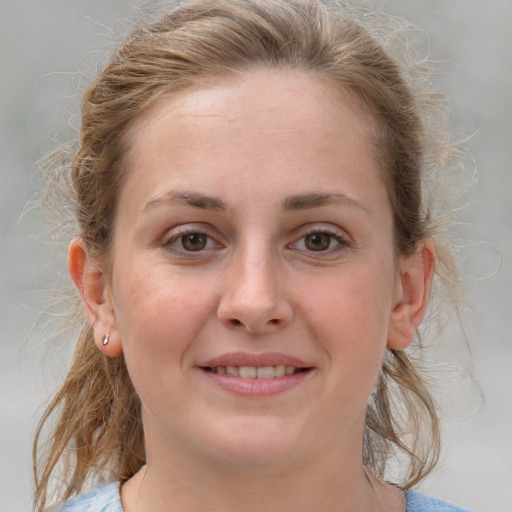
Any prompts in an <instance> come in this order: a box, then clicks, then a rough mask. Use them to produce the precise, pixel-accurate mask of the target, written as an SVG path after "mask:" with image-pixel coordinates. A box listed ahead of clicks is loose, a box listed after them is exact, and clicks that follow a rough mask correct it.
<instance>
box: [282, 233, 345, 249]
mask: <svg viewBox="0 0 512 512" xmlns="http://www.w3.org/2000/svg"><path fill="white" fill-rule="evenodd" d="M347 245H348V242H347V240H346V239H345V238H344V237H343V236H342V235H341V234H339V233H332V232H330V231H325V230H318V231H312V232H310V233H307V234H306V235H304V236H302V237H301V238H299V239H298V240H297V241H296V242H294V243H293V244H291V246H290V247H291V248H292V249H298V250H300V251H305V252H318V253H321V252H326V253H329V252H334V251H336V250H339V249H343V248H344V247H345V246H347Z"/></svg>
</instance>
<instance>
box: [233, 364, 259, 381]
mask: <svg viewBox="0 0 512 512" xmlns="http://www.w3.org/2000/svg"><path fill="white" fill-rule="evenodd" d="M238 373H239V374H240V377H242V378H243V379H255V378H256V375H257V371H256V367H255V366H240V368H238Z"/></svg>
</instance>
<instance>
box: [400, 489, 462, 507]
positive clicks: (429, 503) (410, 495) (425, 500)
mask: <svg viewBox="0 0 512 512" xmlns="http://www.w3.org/2000/svg"><path fill="white" fill-rule="evenodd" d="M406 494H407V512H470V511H469V510H466V509H462V508H459V507H456V506H455V505H451V504H450V503H447V502H446V501H442V500H438V499H437V498H432V497H431V496H427V495H426V494H423V493H421V492H416V491H406Z"/></svg>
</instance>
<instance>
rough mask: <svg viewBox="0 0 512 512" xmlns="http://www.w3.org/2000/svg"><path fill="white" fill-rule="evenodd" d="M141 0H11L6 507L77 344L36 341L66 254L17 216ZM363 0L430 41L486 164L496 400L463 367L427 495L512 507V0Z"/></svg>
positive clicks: (0, 465) (481, 270) (4, 317)
mask: <svg viewBox="0 0 512 512" xmlns="http://www.w3.org/2000/svg"><path fill="white" fill-rule="evenodd" d="M362 1H363V0H358V2H357V3H362ZM137 3H140V2H137V1H135V0H105V1H100V0H0V211H1V215H0V512H21V511H28V510H30V509H31V504H30V502H31V494H32V487H31V486H32V483H31V443H32V437H33V433H34V428H35V425H36V422H37V419H38V417H39V416H40V414H41V412H42V409H41V404H42V403H43V402H45V401H47V400H48V398H49V396H50V394H51V393H52V392H53V391H54V390H55V386H56V385H57V383H58V382H59V381H60V380H61V378H62V376H63V373H64V368H63V365H64V362H65V361H66V360H67V357H68V352H69V351H68V350H66V347H65V346H64V347H61V348H60V349H59V350H58V351H57V352H52V356H51V357H47V358H46V359H45V358H44V356H45V353H46V349H47V347H46V346H45V344H44V342H42V341H41V338H42V336H41V334H40V335H39V336H29V337H28V339H27V335H28V331H29V329H30V326H31V325H32V324H33V322H34V320H35V317H36V314H37V311H38V310H39V309H40V308H41V307H42V305H43V304H44V303H45V300H46V299H47V297H48V293H47V291H45V290H47V289H48V287H49V286H51V285H50V284H49V282H50V281H49V280H48V275H49V274H50V272H51V271H53V270H55V268H56V267H58V266H59V265H61V264H62V262H63V260H55V259H54V258H53V256H52V255H51V253H50V252H49V249H48V247H47V246H46V245H45V244H44V243H42V242H41V241H40V240H39V239H38V237H37V234H38V233H42V232H43V230H44V227H43V226H42V225H41V222H40V216H39V214H38V212H37V211H32V212H31V213H29V214H27V215H26V217H25V218H24V219H23V220H22V221H21V222H20V220H19V217H20V214H21V212H22V211H23V210H24V208H25V205H26V203H27V202H28V201H29V199H30V198H31V196H32V194H33V193H34V190H35V189H36V188H37V186H38V185H39V183H40V176H39V174H38V171H37V168H36V167H35V166H34V162H35V161H37V160H38V159H39V158H41V156H42V155H44V154H45V153H47V152H48V151H49V150H50V149H51V148H52V147H54V144H55V140H58V141H62V140H65V139H66V137H67V135H68V132H70V133H72V131H70V128H69V125H68V120H69V118H70V116H71V117H73V116H74V119H75V120H76V118H77V112H78V102H79V101H78V96H77V92H76V89H77V84H78V83H79V82H80V81H81V80H80V79H79V76H80V75H84V74H85V75H86V76H90V77H91V76H94V74H95V70H96V69H97V67H98V65H99V64H101V63H102V62H104V57H105V54H106V53H108V47H109V42H110V39H109V38H110V35H109V30H110V27H113V26H116V22H117V21H118V20H119V19H120V18H124V17H126V16H128V15H130V13H132V9H133V8H134V7H135V6H136V5H137ZM364 4H365V5H369V6H371V7H375V8H377V9H382V10H384V11H386V12H390V13H393V14H396V15H398V16H401V17H404V18H406V19H408V20H410V21H412V22H413V23H415V24H417V25H419V26H421V27H423V28H424V29H425V30H426V31H427V33H428V34H429V35H430V38H431V58H432V59H434V60H436V61H440V65H439V67H440V69H441V71H442V73H441V74H440V75H439V76H435V77H434V80H436V81H437V82H438V83H439V86H440V88H441V89H442V90H443V91H444V92H445V93H447V94H448V95H449V96H450V97H451V99H452V102H453V106H454V123H455V127H456V135H458V136H459V138H464V137H466V136H467V135H471V134H473V136H472V137H471V138H470V139H469V140H468V141H467V143H466V146H467V147H468V148H469V149H470V151H471V152H472V153H473V155H474V157H475V160H476V162H477V166H478V176H477V181H476V183H475V185H474V186H473V188H472V190H471V192H470V194H469V196H468V198H469V205H468V206H467V208H465V209H464V210H463V211H461V217H462V219H463V220H464V221H465V222H466V223H467V225H466V227H465V228H464V229H462V230H461V236H463V237H464V238H466V239H467V240H468V241H469V242H470V243H469V244H467V247H465V248H464V250H463V257H464V259H465V270H466V273H467V275H468V276H467V278H466V284H467V287H468V289H469V292H470V294H471V296H472V299H473V313H470V314H467V315H466V316H465V317H464V322H465V325H466V328H467V332H468V338H469V342H470V346H471V352H472V358H473V364H474V372H475V376H476V378H477V379H478V382H479V384H480V389H481V391H482V393H483V395H484V402H483V406H482V410H480V411H476V410H475V409H476V408H477V407H478V405H476V406H475V403H476V404H478V400H479V390H478V389H476V388H475V386H472V385H471V384H470V383H469V382H467V380H464V378H463V375H464V374H463V372H461V374H460V375H461V386H459V387H457V386H455V388H456V389H455V388H454V387H453V385H452V384H450V386H451V387H449V388H448V390H445V391H444V395H442V401H443V402H445V405H446V406H447V409H448V410H447V420H446V422H445V429H444V430H445V434H446V443H445V451H444V455H443V458H442V463H441V465H440V469H439V470H438V471H437V472H436V473H435V474H434V475H433V476H432V477H430V478H429V479H428V480H427V481H426V482H425V483H424V484H423V485H422V487H421V489H423V490H424V491H425V492H428V493H431V494H434V495H437V496H438V497H441V498H444V499H446V500H449V501H453V502H454V503H456V504H458V505H459V506H464V507H467V508H470V509H475V510H480V511H482V512H483V511H486V512H512V378H511V375H512V334H511V333H512V200H511V198H512V1H510V0H490V1H488V2H484V1H482V0H414V1H412V0H410V1H398V0H373V1H372V0H368V1H366V2H364ZM117 26H119V25H117ZM79 71H80V73H79ZM71 114H72V115H71ZM447 332H448V337H450V333H451V332H452V330H451V329H448V331H447ZM453 332H455V331H453ZM452 341H453V340H452ZM71 344H72V340H70V345H71ZM452 347H455V348H452V349H451V352H450V353H449V356H450V358H451V359H455V360H456V359H457V357H459V356H460V358H461V360H462V363H461V365H462V366H464V365H465V364H467V351H466V349H465V348H464V344H463V343H461V342H458V344H457V343H455V344H454V345H452ZM453 375H455V379H458V378H459V377H458V375H459V374H458V373H457V372H456V371H455V373H453ZM454 397H455V398H456V400H455V399H454Z"/></svg>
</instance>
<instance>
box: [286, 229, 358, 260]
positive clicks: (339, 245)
mask: <svg viewBox="0 0 512 512" xmlns="http://www.w3.org/2000/svg"><path fill="white" fill-rule="evenodd" d="M313 235H327V236H328V237H329V247H327V248H326V249H323V250H318V251H315V250H312V249H309V250H308V249H307V248H304V249H300V250H301V251H303V252H305V253H308V255H311V256H313V255H314V256H315V257H317V258H320V257H322V256H323V255H328V254H329V255H332V254H335V253H337V252H339V251H342V250H343V249H345V248H347V247H348V246H349V241H348V240H347V238H346V237H345V236H343V235H341V234H340V233H335V232H333V231H330V230H329V229H325V228H324V229H322V228H316V229H311V230H310V231H308V232H307V233H305V234H304V235H302V236H301V237H300V238H298V239H297V240H296V241H295V242H292V243H291V244H289V247H292V248H293V246H297V245H298V244H299V243H300V242H302V243H303V244H305V243H306V239H307V237H309V236H313ZM333 240H334V241H335V242H336V245H335V246H334V247H330V245H331V243H332V241H333Z"/></svg>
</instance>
